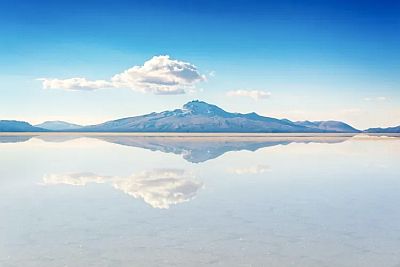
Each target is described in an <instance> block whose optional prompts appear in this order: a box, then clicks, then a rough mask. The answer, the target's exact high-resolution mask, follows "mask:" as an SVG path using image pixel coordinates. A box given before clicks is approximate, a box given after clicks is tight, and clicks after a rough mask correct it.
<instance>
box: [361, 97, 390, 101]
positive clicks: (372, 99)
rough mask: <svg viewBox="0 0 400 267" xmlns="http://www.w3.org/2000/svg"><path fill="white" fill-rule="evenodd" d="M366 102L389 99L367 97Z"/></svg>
mask: <svg viewBox="0 0 400 267" xmlns="http://www.w3.org/2000/svg"><path fill="white" fill-rule="evenodd" d="M364 100H365V101H386V100H387V98H386V97H385V96H377V97H365V98H364Z"/></svg>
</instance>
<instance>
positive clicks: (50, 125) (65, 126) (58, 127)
mask: <svg viewBox="0 0 400 267" xmlns="http://www.w3.org/2000/svg"><path fill="white" fill-rule="evenodd" d="M35 126H36V127H39V128H43V129H46V130H51V131H62V130H67V131H68V130H75V129H79V128H82V125H78V124H73V123H69V122H65V121H45V122H43V123H41V124H38V125H35Z"/></svg>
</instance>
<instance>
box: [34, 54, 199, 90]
mask: <svg viewBox="0 0 400 267" xmlns="http://www.w3.org/2000/svg"><path fill="white" fill-rule="evenodd" d="M38 80H40V81H42V83H43V88H45V89H65V90H98V89H103V88H129V89H132V90H135V91H140V92H144V93H153V94H184V93H186V91H188V90H192V89H194V87H195V84H196V83H198V82H201V81H205V80H206V76H205V75H202V74H200V72H199V71H198V69H197V67H196V66H195V65H193V64H191V63H188V62H183V61H178V60H174V59H171V58H170V57H169V56H168V55H165V56H155V57H153V58H151V59H150V60H148V61H146V62H145V63H144V64H143V66H133V67H132V68H130V69H127V70H125V71H123V72H122V73H119V74H116V75H114V76H113V77H111V79H110V80H109V81H106V80H94V81H90V80H87V79H86V78H70V79H52V78H41V79H38Z"/></svg>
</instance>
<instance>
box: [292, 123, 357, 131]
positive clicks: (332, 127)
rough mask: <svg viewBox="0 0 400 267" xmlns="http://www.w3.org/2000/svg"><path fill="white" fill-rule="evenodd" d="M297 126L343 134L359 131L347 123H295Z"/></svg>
mask: <svg viewBox="0 0 400 267" xmlns="http://www.w3.org/2000/svg"><path fill="white" fill-rule="evenodd" d="M295 123H296V124H297V125H302V126H305V127H309V128H313V129H319V130H322V131H327V132H345V133H357V132H361V131H360V130H357V129H355V128H354V127H352V126H350V125H348V124H347V123H344V122H341V121H297V122H295Z"/></svg>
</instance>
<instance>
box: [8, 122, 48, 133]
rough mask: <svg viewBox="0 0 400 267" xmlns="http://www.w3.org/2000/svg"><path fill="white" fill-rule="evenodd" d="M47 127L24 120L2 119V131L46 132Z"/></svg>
mask: <svg viewBox="0 0 400 267" xmlns="http://www.w3.org/2000/svg"><path fill="white" fill-rule="evenodd" d="M44 131H46V130H45V129H42V128H39V127H35V126H32V125H31V124H29V123H27V122H24V121H12V120H0V132H44Z"/></svg>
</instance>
